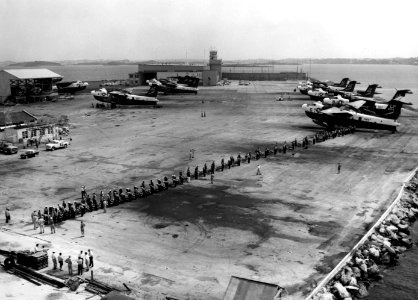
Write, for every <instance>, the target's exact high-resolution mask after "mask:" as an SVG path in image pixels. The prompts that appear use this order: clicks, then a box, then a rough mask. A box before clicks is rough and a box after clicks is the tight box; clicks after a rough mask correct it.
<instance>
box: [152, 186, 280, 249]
mask: <svg viewBox="0 0 418 300" xmlns="http://www.w3.org/2000/svg"><path fill="white" fill-rule="evenodd" d="M227 188H228V187H225V186H223V187H214V188H202V187H199V188H197V187H191V186H183V187H181V188H177V189H172V190H169V191H167V192H164V193H161V194H156V195H153V196H152V197H149V198H146V201H147V204H148V206H147V207H146V208H145V209H144V211H145V212H146V213H147V214H148V215H150V216H154V217H163V218H165V219H171V220H172V221H175V222H190V223H192V224H199V223H200V222H201V221H203V222H204V223H205V224H206V225H207V226H211V227H231V228H235V229H240V230H245V231H252V232H253V233H254V234H256V235H258V236H259V238H260V240H261V241H265V240H267V239H268V238H270V237H271V236H274V235H275V231H274V229H273V227H272V226H271V225H270V224H269V220H270V218H271V217H270V216H268V215H266V214H263V213H262V212H260V210H258V208H257V206H258V205H262V203H261V200H258V199H255V198H251V197H248V196H243V195H235V194H230V193H228V192H226V190H227ZM209 199H210V200H209ZM249 212H251V213H249ZM169 225H171V224H167V223H163V224H157V225H154V227H155V226H158V227H160V228H164V227H167V226H169ZM158 229H159V228H158Z"/></svg>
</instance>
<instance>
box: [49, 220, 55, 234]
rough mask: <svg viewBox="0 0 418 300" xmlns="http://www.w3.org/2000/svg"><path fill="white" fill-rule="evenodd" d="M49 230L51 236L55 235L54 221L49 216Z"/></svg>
mask: <svg viewBox="0 0 418 300" xmlns="http://www.w3.org/2000/svg"><path fill="white" fill-rule="evenodd" d="M48 223H49V228H51V234H53V233H55V224H54V219H53V218H52V216H49V221H48Z"/></svg>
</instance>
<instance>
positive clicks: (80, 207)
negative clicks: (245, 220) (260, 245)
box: [32, 127, 355, 234]
mask: <svg viewBox="0 0 418 300" xmlns="http://www.w3.org/2000/svg"><path fill="white" fill-rule="evenodd" d="M354 131H355V128H354V127H347V128H340V129H336V130H332V131H328V130H323V131H320V132H319V133H316V134H315V135H314V136H313V137H310V138H308V137H304V138H302V139H301V140H299V141H298V140H297V139H295V140H294V141H292V142H290V143H289V145H288V144H287V142H286V141H285V142H284V143H283V145H282V147H281V148H280V149H279V147H278V144H277V143H276V145H275V146H274V148H273V150H271V149H269V148H265V149H264V157H265V158H267V157H268V156H269V155H271V154H273V155H276V154H277V153H278V152H280V153H284V154H286V152H287V151H288V150H294V149H295V148H296V147H302V148H304V149H306V148H307V147H308V145H309V144H310V143H312V144H316V143H319V142H324V141H326V140H328V139H330V138H336V137H337V136H343V135H346V134H349V133H354ZM262 156H263V153H262V151H261V150H260V148H258V149H256V150H255V154H254V155H253V154H252V153H251V152H248V153H246V154H245V155H244V156H242V155H241V154H240V153H239V154H238V155H237V157H236V158H235V157H234V156H231V157H230V158H229V159H228V161H227V162H225V159H224V158H222V159H221V163H220V165H219V166H216V165H215V162H214V161H213V162H212V164H211V165H210V167H208V165H207V164H206V163H205V164H204V166H203V168H202V169H201V170H200V169H199V167H198V166H196V167H195V169H194V173H193V178H194V179H196V180H197V179H199V177H206V175H208V174H211V175H213V174H214V173H215V171H217V172H219V171H220V172H222V171H224V169H225V168H228V169H230V168H231V167H234V166H240V165H241V163H243V162H246V163H248V164H249V163H250V162H251V160H252V159H256V160H258V159H260V158H261V157H262ZM191 179H192V172H191V170H190V168H187V171H186V176H184V175H183V172H182V171H180V172H179V175H178V176H176V175H171V180H169V178H168V177H167V176H165V177H164V178H163V180H160V179H157V180H156V182H154V181H153V180H150V182H149V183H145V181H142V183H141V184H140V186H139V187H138V186H134V187H133V190H131V189H130V188H126V189H125V190H123V189H122V188H118V189H112V190H109V191H108V192H107V193H104V192H103V191H101V192H100V193H99V194H98V195H97V194H96V193H93V194H92V196H90V195H89V194H87V192H86V188H85V186H82V188H81V200H80V201H74V202H73V203H71V202H68V203H67V202H66V201H65V200H63V202H62V204H58V206H57V207H52V206H50V207H47V206H45V207H44V209H43V210H38V211H33V212H32V221H33V224H34V229H37V227H38V226H39V227H40V233H44V226H45V225H48V226H49V227H50V229H51V234H53V233H55V225H54V224H55V223H59V222H62V221H64V220H67V219H74V218H76V216H78V215H80V216H83V215H84V214H85V213H87V212H92V211H95V210H98V209H103V210H104V212H106V207H110V206H115V205H119V204H122V203H125V202H130V201H133V200H135V199H138V198H143V197H147V196H150V195H152V194H154V193H157V192H161V191H164V190H167V189H168V188H169V187H176V186H177V185H182V184H183V183H184V182H185V181H187V182H190V181H191ZM211 179H212V180H213V177H212V178H211Z"/></svg>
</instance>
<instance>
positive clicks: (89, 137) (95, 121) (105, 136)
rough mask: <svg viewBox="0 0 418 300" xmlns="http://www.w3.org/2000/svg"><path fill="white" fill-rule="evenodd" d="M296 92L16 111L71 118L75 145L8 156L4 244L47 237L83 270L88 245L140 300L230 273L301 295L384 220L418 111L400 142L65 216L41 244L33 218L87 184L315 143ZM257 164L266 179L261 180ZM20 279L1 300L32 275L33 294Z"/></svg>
mask: <svg viewBox="0 0 418 300" xmlns="http://www.w3.org/2000/svg"><path fill="white" fill-rule="evenodd" d="M295 87H296V83H295V82H252V83H251V85H249V86H239V85H238V83H237V82H232V84H231V85H229V86H223V87H210V88H209V87H208V88H206V87H204V88H201V89H200V91H199V94H198V95H176V96H164V95H161V96H159V97H158V98H159V100H160V103H161V105H162V108H136V107H123V108H117V109H113V110H104V109H96V108H92V105H91V104H92V103H95V100H94V99H93V97H92V96H91V95H89V94H80V95H76V97H75V98H74V99H73V100H63V101H58V102H55V103H49V102H47V103H37V104H29V105H25V106H16V107H13V108H6V109H14V110H20V109H25V110H28V111H29V112H31V113H34V114H35V115H37V116H39V115H43V114H50V115H53V116H60V115H68V117H69V119H70V124H71V126H70V137H71V138H72V141H71V145H70V147H69V148H68V149H62V150H56V151H54V152H46V151H44V148H43V147H44V146H41V147H40V150H41V151H40V152H41V153H40V155H39V156H38V157H35V158H31V159H27V160H20V159H19V158H18V156H17V155H13V156H4V155H1V156H0V164H1V166H2V167H1V168H0V177H1V178H2V190H1V195H0V207H1V208H2V211H3V210H4V208H5V207H6V206H7V207H8V208H9V209H10V210H11V214H12V225H5V223H4V218H3V217H2V219H1V221H0V226H1V228H2V230H1V231H0V248H2V249H11V248H13V249H33V247H34V246H35V244H36V243H37V242H41V243H45V244H46V245H49V247H50V248H51V250H50V251H55V252H56V253H57V252H62V253H63V255H64V257H67V256H68V255H71V256H72V258H73V263H74V262H75V258H76V257H77V254H78V253H79V252H80V250H83V251H87V249H93V251H94V253H95V267H94V276H95V278H98V279H100V280H103V281H105V282H108V283H113V284H115V285H116V286H119V287H121V286H122V284H123V283H126V284H127V285H128V286H129V287H130V288H131V289H132V290H133V294H132V295H134V296H136V297H137V298H139V299H164V297H165V296H171V297H175V298H178V299H181V300H183V299H208V300H215V299H222V297H223V295H224V293H225V290H226V288H227V286H228V282H229V278H230V276H239V277H244V278H248V279H253V280H259V281H263V282H268V283H274V284H278V285H279V286H282V287H284V288H285V289H286V291H287V293H288V294H289V295H290V297H289V299H302V298H303V295H306V294H307V292H308V291H309V289H310V288H311V287H312V286H313V285H314V284H315V282H317V281H319V280H320V279H321V278H322V277H324V276H325V274H326V272H328V271H330V270H331V269H332V267H333V266H334V265H336V264H337V263H338V262H339V259H341V258H342V257H343V256H344V255H345V254H346V253H347V252H349V251H350V250H351V247H352V246H353V245H355V244H356V242H357V241H359V240H360V238H361V237H362V235H363V234H364V233H365V232H366V231H367V229H368V227H369V226H371V225H372V224H373V222H374V221H375V220H377V219H378V218H379V217H380V215H381V213H382V212H383V211H384V210H385V208H386V207H387V206H388V205H389V204H390V202H391V201H392V200H393V199H394V198H395V197H396V195H397V193H398V191H399V189H400V187H401V185H402V182H403V181H404V180H405V179H406V178H407V177H408V175H409V174H410V172H412V171H413V170H414V169H415V167H416V166H417V163H418V152H417V151H416V149H417V143H418V138H417V136H418V135H417V133H418V132H417V131H418V128H417V126H416V125H415V123H416V118H417V114H416V112H411V111H406V110H403V112H402V116H401V117H400V119H399V121H400V123H401V124H402V126H401V127H400V128H399V132H398V133H395V134H392V133H390V132H388V131H373V130H358V131H357V132H356V133H355V134H349V135H345V136H342V137H337V138H335V139H330V140H328V141H326V142H323V143H320V144H316V145H310V146H309V148H308V149H302V148H297V149H296V150H295V151H289V152H288V153H286V154H282V153H280V154H277V155H276V156H273V155H271V156H269V157H268V158H267V159H264V158H262V159H260V160H259V161H257V162H255V161H252V162H251V163H250V164H246V163H245V164H242V165H241V166H240V167H233V168H231V169H230V170H228V169H226V170H225V171H224V172H216V173H215V181H214V184H213V185H212V184H211V183H210V177H209V176H207V177H206V178H202V179H200V180H193V181H192V182H191V183H190V184H185V185H182V186H179V187H176V188H173V189H169V190H167V191H164V192H161V193H158V194H155V195H153V196H151V197H148V198H144V199H138V200H135V201H133V202H130V203H125V204H122V205H119V206H116V207H111V208H108V210H107V213H103V212H102V211H97V212H93V213H88V214H86V215H84V217H82V218H77V220H75V221H65V222H64V223H61V224H60V225H58V226H57V229H56V231H57V233H56V234H54V235H51V234H49V228H46V229H45V232H46V233H45V234H42V235H40V234H39V232H38V231H35V230H33V225H32V224H31V223H30V213H31V212H32V211H33V210H35V209H36V210H38V209H42V208H43V207H44V206H50V205H57V204H59V203H62V201H63V200H65V201H67V202H68V201H75V200H77V201H79V199H80V188H81V186H83V185H85V186H86V189H87V193H89V194H92V193H93V192H96V194H99V193H100V191H101V190H103V191H104V192H105V193H106V192H107V191H108V190H109V189H112V188H116V187H123V188H125V187H130V188H131V189H133V186H134V185H137V186H139V185H140V183H141V182H142V180H145V181H146V182H148V181H149V180H150V179H153V181H154V182H155V181H156V179H157V178H159V179H162V178H163V177H164V176H167V177H169V178H170V176H171V174H176V175H178V172H179V171H183V174H185V170H186V169H187V167H188V166H189V167H190V169H191V171H192V173H193V170H194V167H195V166H197V165H198V166H199V167H200V168H201V167H202V166H203V164H204V163H207V165H208V167H209V166H210V163H211V162H212V161H215V163H216V164H217V165H219V163H220V160H221V158H224V159H225V161H226V160H228V158H229V157H230V156H231V155H233V156H234V157H236V156H237V154H238V153H239V152H240V153H241V155H242V156H243V155H244V154H245V153H246V152H249V151H251V152H252V154H254V150H255V149H256V148H257V147H260V149H261V151H262V152H263V150H264V148H265V147H266V146H268V147H269V148H270V149H272V148H273V146H274V144H275V143H276V142H277V143H278V144H279V146H280V145H282V144H283V142H284V141H287V143H288V144H289V142H290V141H292V140H294V139H295V138H297V139H299V140H300V139H301V138H303V137H305V136H311V135H313V134H315V133H316V132H318V131H320V130H321V128H320V127H318V126H317V125H315V124H313V123H312V122H311V120H310V119H309V118H307V117H306V116H305V114H304V112H303V110H302V108H301V105H302V104H303V103H307V102H309V100H308V98H307V97H306V96H303V95H300V94H298V93H295V94H293V93H290V94H289V96H286V97H285V101H276V99H278V97H280V96H281V95H282V93H283V92H291V91H293V89H294V88H295ZM202 112H205V115H206V117H202ZM190 149H195V155H194V158H193V159H192V160H190V159H189V153H190ZM338 163H341V173H340V174H337V165H338ZM257 164H260V165H261V171H262V175H258V176H257V175H256V171H257ZM80 220H84V221H85V223H86V228H85V231H86V236H85V237H84V238H81V237H80ZM65 267H66V265H65V266H64V269H65ZM56 275H57V276H60V277H63V276H64V275H65V272H64V271H63V272H57V273H56ZM89 275H90V274H88V275H86V276H89ZM10 276H12V275H9V274H6V273H4V271H3V270H0V285H1V286H6V289H2V290H1V291H0V298H3V297H6V296H7V297H10V298H12V299H13V298H19V297H20V298H22V297H23V296H22V295H24V294H22V293H24V292H25V291H27V292H28V293H29V294H30V293H31V292H30V290H31V288H30V285H31V284H30V283H26V282H25V281H22V280H20V279H19V280H18V281H16V282H18V283H19V284H20V286H21V285H24V286H25V287H27V289H26V288H25V289H21V288H17V287H16V286H17V285H18V284H17V283H13V284H12V283H11V282H12V281H11V279H10V278H11V277H10ZM14 280H15V279H14ZM13 282H15V281H13ZM33 289H36V287H34V288H33ZM43 289H44V290H46V291H45V292H44V293H41V292H39V288H38V290H37V291H38V294H39V295H38V297H37V299H50V298H48V297H50V294H51V293H62V294H65V295H64V296H62V297H63V298H62V299H73V298H71V297H72V296H71V295H72V294H69V293H64V292H60V291H55V290H48V289H46V288H45V287H43ZM30 295H32V294H30ZM76 296H79V295H74V297H76ZM60 299H61V298H60ZM74 299H75V298H74Z"/></svg>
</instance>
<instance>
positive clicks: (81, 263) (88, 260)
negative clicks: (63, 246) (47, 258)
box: [51, 249, 94, 275]
mask: <svg viewBox="0 0 418 300" xmlns="http://www.w3.org/2000/svg"><path fill="white" fill-rule="evenodd" d="M51 260H52V264H53V270H58V264H59V270H60V271H62V266H63V264H64V262H65V263H66V264H67V266H68V275H73V261H72V259H71V255H69V256H68V257H67V258H66V259H65V261H64V259H63V257H62V253H60V254H59V255H58V257H57V256H56V255H55V252H52V254H51ZM93 267H94V256H93V251H92V250H90V249H88V251H87V252H84V253H83V251H82V250H81V251H80V254H79V255H78V258H77V275H83V271H84V270H86V271H89V270H90V268H93Z"/></svg>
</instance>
